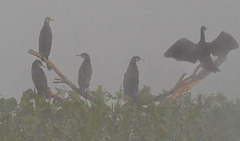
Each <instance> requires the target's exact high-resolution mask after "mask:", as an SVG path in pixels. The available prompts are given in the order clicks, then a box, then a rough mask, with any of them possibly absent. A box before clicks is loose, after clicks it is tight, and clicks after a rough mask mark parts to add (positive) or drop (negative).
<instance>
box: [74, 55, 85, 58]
mask: <svg viewBox="0 0 240 141" xmlns="http://www.w3.org/2000/svg"><path fill="white" fill-rule="evenodd" d="M76 56H79V57H81V58H83V56H82V55H76ZM83 59H84V58H83Z"/></svg>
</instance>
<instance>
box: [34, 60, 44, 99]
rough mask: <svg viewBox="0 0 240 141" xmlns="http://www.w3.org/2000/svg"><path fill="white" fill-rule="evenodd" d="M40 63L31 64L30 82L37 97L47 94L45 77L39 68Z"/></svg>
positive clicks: (37, 61)
mask: <svg viewBox="0 0 240 141" xmlns="http://www.w3.org/2000/svg"><path fill="white" fill-rule="evenodd" d="M41 66H43V65H42V62H41V61H40V60H35V61H34V62H33V63H32V80H33V83H34V85H35V87H36V89H37V92H38V95H46V96H47V92H48V86H47V77H46V75H45V73H44V71H43V70H42V68H41Z"/></svg>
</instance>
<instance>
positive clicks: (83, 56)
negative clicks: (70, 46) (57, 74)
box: [76, 53, 90, 59]
mask: <svg viewBox="0 0 240 141" xmlns="http://www.w3.org/2000/svg"><path fill="white" fill-rule="evenodd" d="M76 56H80V57H82V58H83V59H90V56H89V55H88V54H87V53H82V54H80V55H76Z"/></svg>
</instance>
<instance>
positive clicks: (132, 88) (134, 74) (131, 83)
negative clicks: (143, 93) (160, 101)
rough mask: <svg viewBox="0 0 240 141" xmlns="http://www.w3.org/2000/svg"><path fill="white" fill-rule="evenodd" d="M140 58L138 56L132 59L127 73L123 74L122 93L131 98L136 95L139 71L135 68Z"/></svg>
mask: <svg viewBox="0 0 240 141" xmlns="http://www.w3.org/2000/svg"><path fill="white" fill-rule="evenodd" d="M140 60H141V58H140V57H138V56H134V57H132V59H131V61H130V63H129V66H128V68H127V71H126V72H125V74H124V80H123V89H124V93H125V94H126V95H128V96H130V97H132V98H136V96H137V94H138V84H139V71H138V67H137V62H138V61H140Z"/></svg>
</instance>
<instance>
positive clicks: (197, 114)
mask: <svg viewBox="0 0 240 141" xmlns="http://www.w3.org/2000/svg"><path fill="white" fill-rule="evenodd" d="M63 93H65V97H66V98H68V99H70V102H59V101H57V100H46V99H45V98H44V97H40V96H36V95H35V94H34V92H33V90H31V89H29V90H27V91H25V92H24V93H23V96H22V98H21V100H20V102H19V104H17V101H16V100H15V99H14V98H10V99H4V98H1V99H0V139H1V141H2V140H3V141H16V140H17V141H44V140H46V141H80V140H82V141H160V140H161V141H215V140H217V141H226V140H229V141H238V140H239V138H240V99H236V101H229V100H228V99H227V98H226V97H225V96H223V95H222V94H216V95H210V96H202V95H198V97H196V98H192V96H191V94H190V93H186V94H184V95H183V96H182V97H181V98H180V99H179V100H178V101H176V102H172V103H170V102H169V101H164V102H161V103H158V104H157V103H149V102H146V100H147V101H149V100H151V99H152V96H151V95H150V90H148V89H147V88H146V90H144V91H141V94H140V102H139V103H135V102H134V101H133V100H132V99H129V98H127V97H125V96H124V94H123V93H122V92H121V91H119V92H117V93H116V97H113V96H109V93H107V92H105V91H104V90H103V89H102V87H101V86H99V87H98V89H97V90H96V91H94V92H91V94H92V95H93V96H95V97H97V98H98V102H97V103H92V102H89V101H86V100H85V99H82V98H80V97H79V96H78V95H77V94H76V93H75V92H73V91H67V92H66V91H63V90H61V91H60V90H59V93H58V94H59V95H63ZM143 103H144V104H145V105H143ZM146 103H149V104H146Z"/></svg>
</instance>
